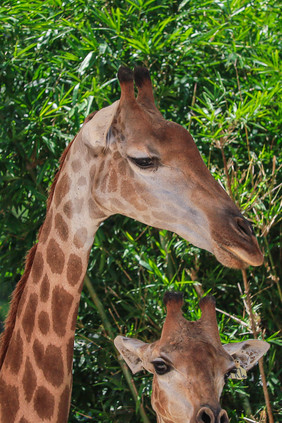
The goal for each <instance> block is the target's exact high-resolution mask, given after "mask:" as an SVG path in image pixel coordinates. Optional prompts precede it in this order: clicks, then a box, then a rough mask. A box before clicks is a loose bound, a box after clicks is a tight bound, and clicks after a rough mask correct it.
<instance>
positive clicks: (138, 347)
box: [114, 336, 150, 374]
mask: <svg viewBox="0 0 282 423" xmlns="http://www.w3.org/2000/svg"><path fill="white" fill-rule="evenodd" d="M114 344H115V347H116V349H117V350H118V351H119V353H120V354H121V356H122V358H123V359H124V361H125V362H126V364H127V365H128V367H129V368H130V370H131V371H132V373H133V374H135V373H137V372H140V371H141V370H143V369H144V365H143V357H144V352H145V350H147V348H148V347H149V346H150V344H146V343H145V342H142V341H139V340H138V339H134V338H127V337H125V336H117V337H116V338H115V340H114Z"/></svg>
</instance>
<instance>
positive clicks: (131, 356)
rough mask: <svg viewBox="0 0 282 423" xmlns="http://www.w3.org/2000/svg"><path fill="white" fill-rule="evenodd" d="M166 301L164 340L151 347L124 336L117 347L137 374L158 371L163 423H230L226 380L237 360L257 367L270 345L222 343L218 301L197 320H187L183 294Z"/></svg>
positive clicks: (203, 303) (155, 397) (156, 397)
mask: <svg viewBox="0 0 282 423" xmlns="http://www.w3.org/2000/svg"><path fill="white" fill-rule="evenodd" d="M164 302H165V304H166V307H167V316H166V319H165V322H164V326H163V329H162V333H161V338H160V339H159V340H158V341H156V342H153V343H152V344H147V343H145V342H142V341H139V340H137V339H132V338H126V337H123V336H118V337H116V339H115V346H116V348H117V349H118V350H119V352H120V354H121V355H122V357H123V358H124V360H125V361H126V362H127V364H128V366H129V367H130V368H131V370H132V372H133V373H136V372H138V371H140V370H143V369H145V370H147V371H149V372H150V373H153V375H154V376H153V385H152V406H153V409H154V410H155V412H156V414H157V421H158V423H228V422H229V418H228V415H227V413H226V411H225V410H223V409H222V408H221V406H220V402H219V400H220V395H221V392H222V389H223V386H224V382H225V379H226V377H227V376H228V375H230V373H231V372H232V371H235V369H236V364H235V360H236V361H237V362H238V363H239V364H240V367H241V368H243V369H245V370H246V371H247V370H249V369H251V368H252V367H253V366H254V365H255V364H256V363H257V361H258V360H259V358H260V357H261V356H262V355H263V354H265V353H266V352H267V350H268V348H269V344H268V343H267V342H264V341H259V340H248V341H244V342H237V343H231V344H225V345H222V344H221V342H220V337H219V332H218V327H217V321H216V310H215V300H214V298H213V297H210V296H207V297H204V298H202V299H201V300H200V303H199V305H200V309H201V312H202V316H201V318H200V319H199V320H197V321H195V322H192V321H188V320H186V319H185V318H184V317H183V316H182V313H181V308H182V306H183V298H182V294H181V293H179V292H168V293H166V294H165V297H164Z"/></svg>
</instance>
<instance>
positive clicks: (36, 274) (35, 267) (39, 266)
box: [31, 251, 44, 283]
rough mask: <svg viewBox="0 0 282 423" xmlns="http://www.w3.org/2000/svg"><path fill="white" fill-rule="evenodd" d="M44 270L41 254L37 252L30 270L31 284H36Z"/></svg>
mask: <svg viewBox="0 0 282 423" xmlns="http://www.w3.org/2000/svg"><path fill="white" fill-rule="evenodd" d="M43 268H44V261H43V257H42V253H41V252H40V251H37V252H36V254H35V257H34V260H33V264H32V268H31V276H32V277H33V282H34V283H38V282H39V280H40V278H41V276H42V273H43Z"/></svg>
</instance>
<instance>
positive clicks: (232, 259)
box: [213, 245, 263, 270]
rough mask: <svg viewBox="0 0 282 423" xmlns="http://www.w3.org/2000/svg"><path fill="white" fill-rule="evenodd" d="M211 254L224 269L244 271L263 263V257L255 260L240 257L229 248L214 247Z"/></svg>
mask: <svg viewBox="0 0 282 423" xmlns="http://www.w3.org/2000/svg"><path fill="white" fill-rule="evenodd" d="M213 254H214V255H215V257H216V259H217V260H218V261H219V262H220V263H221V264H223V266H225V267H229V268H231V269H241V270H243V269H246V268H247V267H249V266H260V265H261V264H262V263H263V255H262V254H260V256H259V257H258V258H257V259H256V258H251V257H244V259H243V258H242V257H240V255H239V253H237V252H235V251H234V250H232V249H231V248H230V247H227V246H223V245H216V246H214V249H213Z"/></svg>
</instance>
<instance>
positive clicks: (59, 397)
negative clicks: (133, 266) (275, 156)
mask: <svg viewBox="0 0 282 423" xmlns="http://www.w3.org/2000/svg"><path fill="white" fill-rule="evenodd" d="M118 78H119V81H120V86H121V98H120V100H119V101H116V102H115V103H113V104H112V105H111V106H109V107H106V108H104V109H102V110H100V111H99V112H97V113H96V114H94V113H93V114H92V115H90V116H89V117H88V118H87V119H86V121H85V123H84V125H83V127H82V128H81V130H80V132H79V133H78V135H77V136H76V137H75V139H74V140H73V142H72V143H71V144H70V145H69V146H68V148H67V149H66V151H65V153H64V154H63V156H62V159H61V167H60V170H59V172H58V174H57V176H56V179H55V182H54V183H53V186H52V189H51V193H50V195H49V199H48V204H47V215H46V219H45V222H44V224H43V226H42V228H41V230H40V232H39V236H38V243H37V244H36V245H35V246H34V247H33V248H32V249H31V251H30V253H29V255H28V258H27V262H26V268H25V272H24V275H23V277H22V279H21V280H20V282H19V283H18V285H17V287H16V290H15V292H14V294H13V299H12V304H11V307H10V312H9V315H8V318H7V320H6V325H5V331H4V335H3V337H2V340H1V351H0V369H1V370H0V419H1V420H0V421H1V423H6V422H9V423H19V422H20V423H26V422H28V423H34V422H41V421H48V422H52V423H63V422H66V421H67V416H68V412H69V404H70V394H71V387H72V376H71V370H72V357H73V341H74V332H75V322H76V316H77V310H78V304H79V300H80V294H81V289H82V284H83V278H84V275H85V272H86V269H87V263H88V257H89V251H90V248H91V246H92V243H93V239H94V235H95V232H96V231H97V229H98V227H99V225H100V223H101V222H102V221H103V220H105V219H106V218H107V217H109V216H110V215H113V214H115V213H121V214H124V215H126V216H129V217H132V218H134V219H137V220H139V221H141V222H144V223H145V224H148V225H153V226H156V227H159V228H164V229H168V230H171V231H174V232H176V233H178V234H179V235H181V236H183V237H184V238H185V239H187V240H189V241H191V242H192V243H194V244H195V245H197V246H199V247H201V248H205V249H207V250H209V251H211V252H212V253H214V254H215V256H216V257H217V259H218V260H219V261H220V262H221V263H223V264H224V265H226V266H231V267H236V268H243V267H245V266H247V265H249V264H252V265H260V264H261V263H262V260H263V256H262V254H261V252H260V250H259V247H258V244H257V241H256V238H255V236H254V234H253V232H252V228H251V225H250V224H249V223H248V222H247V221H246V220H245V219H244V218H243V217H242V215H241V214H240V212H239V210H238V209H237V207H236V206H235V205H234V204H233V202H232V201H231V200H230V198H229V197H228V195H227V194H226V192H225V191H224V190H223V189H222V188H221V187H220V185H219V184H218V183H217V182H216V181H215V180H214V179H213V177H212V176H211V174H210V172H209V171H208V169H207V168H206V166H205V165H204V163H203V161H202V159H201V157H200V154H199V152H198V150H197V148H196V146H195V143H194V141H193V139H192V137H191V136H190V134H189V133H188V132H187V131H186V130H185V129H184V128H182V127H181V126H179V125H177V124H175V123H173V122H168V121H166V120H165V119H164V118H163V117H162V115H161V114H160V112H159V111H158V110H157V108H156V107H155V104H154V98H153V91H152V85H151V80H150V76H149V73H148V71H147V70H146V69H144V68H137V69H136V70H135V73H134V77H133V72H131V71H130V70H129V69H127V68H121V69H120V70H119V73H118ZM134 79H135V83H136V85H137V87H138V91H139V93H138V97H137V99H136V98H135V95H134Z"/></svg>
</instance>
